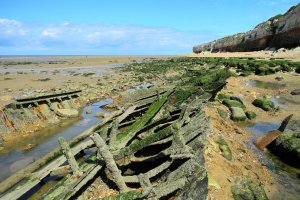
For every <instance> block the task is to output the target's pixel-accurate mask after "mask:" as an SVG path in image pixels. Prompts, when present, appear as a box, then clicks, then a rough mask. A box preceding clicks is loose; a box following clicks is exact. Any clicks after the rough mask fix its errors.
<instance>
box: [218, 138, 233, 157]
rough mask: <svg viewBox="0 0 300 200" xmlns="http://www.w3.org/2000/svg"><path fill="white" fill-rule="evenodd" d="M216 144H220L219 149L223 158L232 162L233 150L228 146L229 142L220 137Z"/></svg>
mask: <svg viewBox="0 0 300 200" xmlns="http://www.w3.org/2000/svg"><path fill="white" fill-rule="evenodd" d="M215 142H216V143H217V144H219V148H220V150H221V153H222V156H223V157H224V158H226V159H227V160H232V153H231V149H230V147H229V145H228V144H227V142H226V141H225V140H224V139H223V138H222V137H219V138H218V139H217V140H216V141H215Z"/></svg>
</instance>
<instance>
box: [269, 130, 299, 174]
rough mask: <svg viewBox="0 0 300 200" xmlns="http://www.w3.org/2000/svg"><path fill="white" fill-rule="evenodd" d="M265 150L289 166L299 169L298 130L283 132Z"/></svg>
mask: <svg viewBox="0 0 300 200" xmlns="http://www.w3.org/2000/svg"><path fill="white" fill-rule="evenodd" d="M267 148H268V149H269V150H270V151H271V152H272V153H273V154H275V155H277V156H278V157H279V158H281V159H282V160H283V161H285V162H287V163H288V164H289V165H292V166H295V167H297V168H299V167H300V130H299V129H298V130H297V131H285V132H284V133H282V134H281V135H280V136H279V137H278V138H276V140H274V141H273V142H271V143H270V144H269V145H268V146H267Z"/></svg>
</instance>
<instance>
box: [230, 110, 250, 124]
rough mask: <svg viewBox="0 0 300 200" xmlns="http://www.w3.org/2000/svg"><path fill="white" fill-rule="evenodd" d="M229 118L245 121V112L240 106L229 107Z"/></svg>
mask: <svg viewBox="0 0 300 200" xmlns="http://www.w3.org/2000/svg"><path fill="white" fill-rule="evenodd" d="M230 111H231V117H230V118H231V119H232V120H233V121H245V120H246V119H247V117H246V114H245V112H244V110H243V109H242V108H239V107H231V108H230Z"/></svg>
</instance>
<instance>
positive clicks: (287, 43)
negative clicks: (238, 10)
mask: <svg viewBox="0 0 300 200" xmlns="http://www.w3.org/2000/svg"><path fill="white" fill-rule="evenodd" d="M296 46H300V4H298V5H297V6H294V7H291V8H290V9H289V10H288V11H287V12H286V13H285V14H284V15H277V16H275V17H272V18H270V19H269V20H268V21H266V22H263V23H261V24H259V25H257V26H256V27H255V28H254V29H253V30H250V31H248V32H246V33H239V34H235V35H232V36H228V37H225V38H222V39H218V40H215V41H213V42H209V43H207V44H201V45H197V46H194V47H193V52H194V53H201V52H202V51H212V52H218V51H229V52H231V51H258V50H264V49H267V48H276V49H279V48H282V47H284V48H292V47H296Z"/></svg>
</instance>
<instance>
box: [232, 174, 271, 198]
mask: <svg viewBox="0 0 300 200" xmlns="http://www.w3.org/2000/svg"><path fill="white" fill-rule="evenodd" d="M234 182H235V184H234V185H233V186H232V187H231V192H232V194H233V198H234V199H235V200H268V199H269V198H268V196H267V195H266V192H265V190H264V188H263V187H262V186H260V185H258V184H256V183H254V182H253V181H252V180H250V179H249V178H247V177H243V176H242V177H235V178H234Z"/></svg>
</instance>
